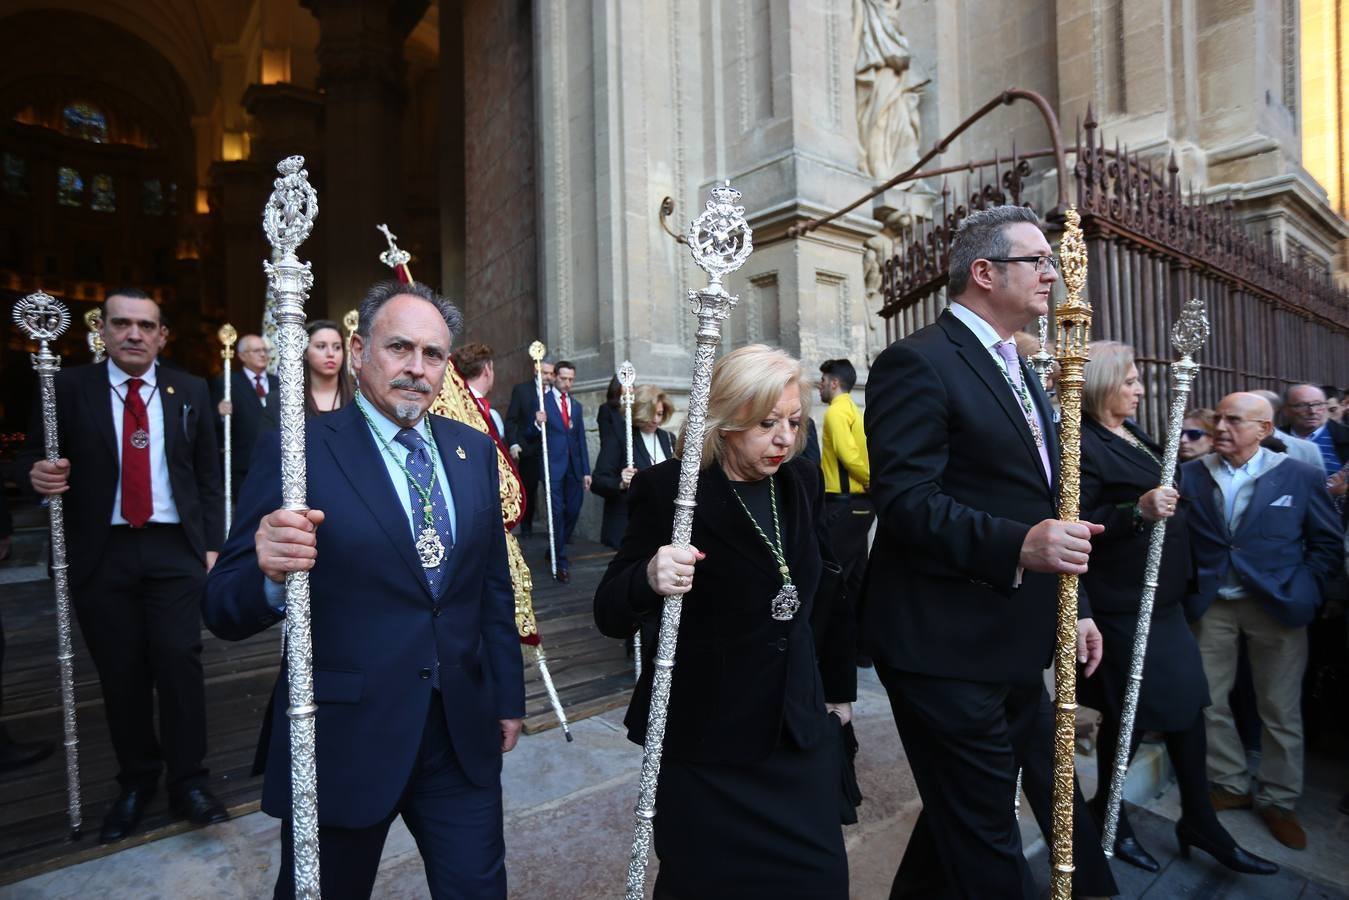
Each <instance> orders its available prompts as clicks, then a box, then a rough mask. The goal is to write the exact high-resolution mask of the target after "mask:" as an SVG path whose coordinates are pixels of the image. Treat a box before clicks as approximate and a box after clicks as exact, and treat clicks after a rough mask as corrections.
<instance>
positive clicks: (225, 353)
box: [216, 322, 239, 359]
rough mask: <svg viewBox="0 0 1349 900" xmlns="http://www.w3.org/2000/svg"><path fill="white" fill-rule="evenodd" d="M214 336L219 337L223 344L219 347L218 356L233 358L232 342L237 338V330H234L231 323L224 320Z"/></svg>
mask: <svg viewBox="0 0 1349 900" xmlns="http://www.w3.org/2000/svg"><path fill="white" fill-rule="evenodd" d="M216 336H217V337H219V338H220V343H222V344H224V345H225V346H223V347H221V348H220V358H221V359H234V342H235V341H237V340H239V332H237V331H235V330H234V326H233V325H231V324H229V323H228V322H226V323H225V324H224V325H221V326H220V330H219V331H217V332H216Z"/></svg>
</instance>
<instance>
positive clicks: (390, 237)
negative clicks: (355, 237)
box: [375, 222, 398, 250]
mask: <svg viewBox="0 0 1349 900" xmlns="http://www.w3.org/2000/svg"><path fill="white" fill-rule="evenodd" d="M375 230H376V231H379V232H382V233H383V234H384V240H386V241H388V242H389V249H390V250H397V249H398V245H397V244H396V243H394V242H395V241H397V240H398V235H396V234H394V233H393V232H392V231H390V230H389V225H388V223H387V222H386V223H385V224H383V225H376V226H375Z"/></svg>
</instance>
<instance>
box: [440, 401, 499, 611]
mask: <svg viewBox="0 0 1349 900" xmlns="http://www.w3.org/2000/svg"><path fill="white" fill-rule="evenodd" d="M450 431H451V429H450V426H449V423H448V422H446V421H445V420H443V419H441V418H440V417H439V416H431V433H432V434H434V435H435V438H436V449H437V450H439V451H440V464H441V465H442V466H443V467H444V468H445V480H446V481H448V482H449V488H450V495H451V498H452V499H451V502H453V503H454V547H453V548H451V550H450V555H449V559H448V560H446V565H445V572H444V573H443V575H442V576H441V579H440V591H439V594H441V595H443V594H444V593H445V590H446V588H448V587H449V584H450V580H451V579H452V578H453V576H454V573H455V570H456V569H458V567H459V562H460V559H461V557H460V555H459V543H460V539H461V538H462V537H463V535H464V534H465V533H466V532H467V530H468V529H470V528H474V527H476V525H477V523H475V522H473V520H472V516H473V510H474V509H475V508H476V507H477V506H478V505H479V504H478V503H477V498H476V497H475V496H473V495H474V494H476V493H477V492H478V490H479V487H478V486H479V484H481V482H480V481H479V480H478V479H475V478H473V476H472V469H471V468H470V466H472V465H475V463H474V461H473V460H472V459H470V458H469V457H468V456H467V455H465V456H464V458H463V459H460V458H459V450H460V449H462V445H461V444H459V443H458V442H457V440H456V439H455V438H454V436H453V435H452V434H451V433H450ZM495 461H496V460H493V462H495ZM437 599H439V597H437Z"/></svg>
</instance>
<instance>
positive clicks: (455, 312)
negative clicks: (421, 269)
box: [356, 281, 464, 347]
mask: <svg viewBox="0 0 1349 900" xmlns="http://www.w3.org/2000/svg"><path fill="white" fill-rule="evenodd" d="M404 294H406V295H407V296H409V297H420V298H421V299H422V300H425V301H426V302H427V303H430V304H431V305H432V306H434V307H435V308H436V312H438V313H440V317H441V318H442V319H444V320H445V325H446V326H447V327H448V328H449V329H450V337H451V338H453V337H454V336H455V335H457V334H459V333H460V332H461V331H462V330H463V327H464V316H463V314H462V313H460V312H459V308H458V307H457V306H455V305H454V304H453V303H451V302H450V301H448V300H446V299H445V298H444V297H442V296H440V295H439V294H437V293H436V292H435V291H433V290H431V289H430V288H429V287H427V286H426V285H424V284H422V283H421V282H420V281H413V282H410V283H406V284H405V283H403V282H401V281H381V282H379V283H378V284H376V285H375V286H374V287H372V288H370V290H368V291H366V294H365V299H363V300H362V301H361V306H360V317H361V320H360V323H359V324H358V325H357V326H356V333H357V334H359V335H360V336H361V337H362V338H364V339H365V340H367V341H369V339H370V329H371V328H372V327H373V326H374V324H375V316H376V315H378V313H379V311H380V309H381V308H383V306H384V304H386V303H388V302H389V301H390V300H392V299H393V298H394V297H398V296H401V295H404ZM366 346H367V347H368V346H369V344H367V345H366Z"/></svg>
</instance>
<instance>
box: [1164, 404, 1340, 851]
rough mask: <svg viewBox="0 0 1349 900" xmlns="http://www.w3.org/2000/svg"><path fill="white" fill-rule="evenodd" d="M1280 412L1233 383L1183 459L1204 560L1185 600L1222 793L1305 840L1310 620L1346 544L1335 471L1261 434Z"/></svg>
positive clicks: (1212, 776)
mask: <svg viewBox="0 0 1349 900" xmlns="http://www.w3.org/2000/svg"><path fill="white" fill-rule="evenodd" d="M1273 417H1274V410H1273V408H1272V407H1271V406H1270V404H1269V402H1268V401H1267V400H1265V399H1264V398H1263V397H1260V396H1257V395H1255V394H1245V393H1241V394H1229V395H1228V396H1226V397H1224V398H1223V401H1222V403H1220V404H1219V405H1218V412H1217V421H1216V423H1215V425H1214V434H1213V451H1214V452H1212V453H1210V454H1208V455H1207V456H1204V457H1201V458H1199V459H1194V460H1191V461H1190V462H1187V463H1186V464H1185V465H1184V466H1182V467H1181V470H1180V473H1181V484H1180V495H1181V497H1182V498H1183V502H1184V503H1185V504H1186V507H1187V509H1186V517H1187V521H1188V523H1189V528H1190V547H1191V548H1192V549H1191V552H1192V554H1193V556H1194V559H1195V565H1196V568H1197V570H1198V571H1197V573H1196V588H1195V592H1194V593H1193V594H1192V595H1191V596H1189V597H1188V598H1187V599H1186V602H1185V606H1186V615H1187V617H1188V618H1189V619H1190V620H1191V621H1192V622H1194V631H1195V637H1196V638H1197V639H1198V641H1199V653H1200V656H1201V657H1202V659H1203V661H1204V674H1205V676H1207V678H1208V683H1209V693H1210V695H1211V696H1212V698H1213V705H1212V706H1209V707H1208V708H1207V709H1205V710H1204V719H1205V724H1206V727H1207V730H1208V770H1209V780H1210V782H1211V783H1212V789H1211V791H1210V794H1211V796H1212V799H1213V805H1214V807H1215V808H1217V809H1220V810H1222V809H1250V808H1251V807H1252V805H1254V806H1255V807H1256V809H1257V810H1258V811H1259V813H1260V817H1261V818H1262V819H1264V821H1265V824H1266V825H1267V826H1268V827H1269V830H1270V832H1271V833H1272V834H1273V835H1274V837H1275V838H1276V839H1277V840H1278V841H1279V842H1280V843H1282V844H1284V845H1285V846H1288V847H1291V848H1293V849H1295V850H1300V849H1302V848H1303V847H1305V846H1306V845H1307V836H1306V833H1305V832H1304V831H1303V829H1302V826H1301V825H1300V824H1299V823H1298V821H1297V818H1296V816H1295V815H1294V812H1293V806H1294V804H1295V802H1296V801H1297V798H1298V797H1299V796H1301V794H1302V767H1303V759H1302V753H1303V740H1302V703H1301V701H1302V676H1303V673H1304V672H1305V671H1306V668H1307V625H1308V624H1310V623H1311V621H1312V620H1313V619H1314V618H1315V617H1316V611H1317V608H1318V607H1319V606H1320V605H1321V591H1322V589H1323V588H1324V586H1325V581H1326V579H1327V578H1328V577H1329V576H1330V575H1331V573H1332V572H1334V571H1335V570H1336V568H1337V567H1338V566H1340V565H1342V564H1343V549H1342V547H1341V543H1340V541H1341V531H1340V527H1339V523H1338V520H1337V518H1336V517H1335V514H1334V512H1333V510H1332V507H1331V504H1330V496H1329V494H1327V492H1326V488H1325V473H1323V472H1322V471H1321V470H1320V469H1318V468H1315V467H1313V466H1310V465H1308V464H1306V463H1302V462H1298V461H1297V460H1295V459H1292V458H1291V457H1289V456H1286V455H1285V454H1282V453H1276V452H1274V451H1272V450H1268V449H1265V448H1263V447H1261V446H1260V442H1261V441H1263V440H1264V439H1265V438H1266V437H1268V436H1269V434H1270V432H1271V430H1272V429H1273V424H1272V422H1271V420H1272V419H1273ZM1242 635H1244V636H1245V638H1246V648H1247V652H1248V653H1249V655H1250V660H1251V674H1252V676H1253V680H1254V682H1255V695H1256V708H1257V709H1258V710H1259V712H1260V720H1261V723H1262V733H1261V741H1260V745H1261V748H1262V751H1263V752H1262V754H1261V758H1260V770H1259V771H1258V772H1257V773H1256V776H1255V790H1254V792H1252V790H1251V778H1250V776H1249V774H1248V773H1247V769H1246V752H1245V749H1244V748H1243V747H1242V743H1241V739H1240V738H1239V737H1238V736H1237V731H1236V727H1235V725H1234V724H1233V721H1232V709H1231V706H1230V705H1229V703H1228V694H1229V693H1230V692H1231V690H1232V685H1233V682H1234V680H1235V677H1236V669H1237V645H1238V640H1239V638H1240V637H1241V636H1242Z"/></svg>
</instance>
